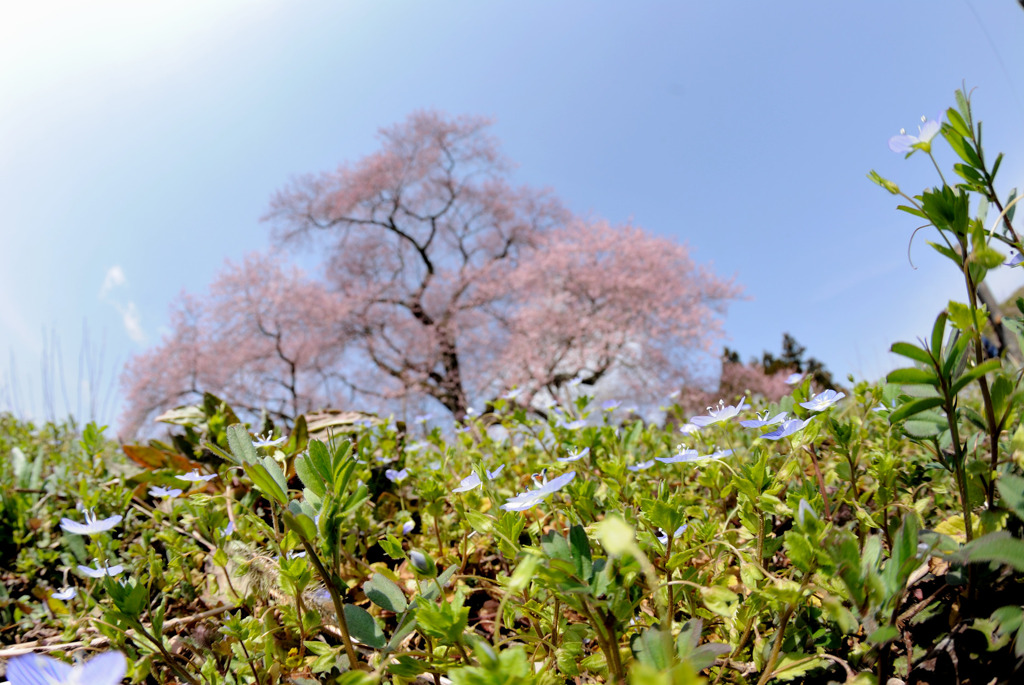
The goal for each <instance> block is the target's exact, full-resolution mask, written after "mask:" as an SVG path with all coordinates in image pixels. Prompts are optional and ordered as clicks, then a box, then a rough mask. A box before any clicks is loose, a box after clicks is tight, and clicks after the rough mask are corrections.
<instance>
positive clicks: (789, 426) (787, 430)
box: [758, 419, 811, 440]
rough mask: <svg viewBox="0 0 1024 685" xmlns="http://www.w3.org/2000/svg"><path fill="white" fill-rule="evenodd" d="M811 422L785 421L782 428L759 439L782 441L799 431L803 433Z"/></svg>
mask: <svg viewBox="0 0 1024 685" xmlns="http://www.w3.org/2000/svg"><path fill="white" fill-rule="evenodd" d="M810 422H811V420H810V419H805V420H803V421H801V420H800V419H790V420H789V421H784V422H783V423H782V425H781V426H779V427H778V428H776V429H775V430H773V431H772V432H771V433H765V434H764V435H759V436H758V437H761V438H764V439H765V440H781V439H782V438H785V437H788V436H790V435H792V434H793V433H796V432H797V431H802V430H803V429H804V428H805V427H806V426H807V424H809V423H810Z"/></svg>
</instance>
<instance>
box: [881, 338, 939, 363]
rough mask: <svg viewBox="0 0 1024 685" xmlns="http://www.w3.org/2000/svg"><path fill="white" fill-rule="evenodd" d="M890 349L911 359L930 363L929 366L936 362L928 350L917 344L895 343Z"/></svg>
mask: <svg viewBox="0 0 1024 685" xmlns="http://www.w3.org/2000/svg"><path fill="white" fill-rule="evenodd" d="M889 350H890V351H891V352H894V353H895V354H898V355H901V356H904V357H907V358H909V359H913V360H914V361H918V362H921V363H923V364H928V365H929V366H931V365H932V364H933V363H934V361H933V360H932V357H931V355H930V354H928V351H927V350H923V349H921V348H920V347H918V346H917V345H912V344H910V343H908V342H896V343H893V344H892V347H890V348H889Z"/></svg>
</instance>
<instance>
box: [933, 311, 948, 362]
mask: <svg viewBox="0 0 1024 685" xmlns="http://www.w3.org/2000/svg"><path fill="white" fill-rule="evenodd" d="M948 317H949V315H948V314H947V313H946V312H940V313H939V315H938V316H937V317H935V325H934V326H932V351H933V352H934V353H935V354H938V353H939V351H940V350H941V349H942V339H943V338H944V337H945V335H946V319H947V318H948Z"/></svg>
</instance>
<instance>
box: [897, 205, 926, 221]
mask: <svg viewBox="0 0 1024 685" xmlns="http://www.w3.org/2000/svg"><path fill="white" fill-rule="evenodd" d="M896 209H899V210H902V211H904V212H906V213H907V214H913V215H914V216H916V217H920V218H922V219H926V220H927V219H928V216H927V215H926V214H925V213H924V212H922V211H921V210H920V209H918V208H917V207H908V206H907V205H898V206H897V207H896Z"/></svg>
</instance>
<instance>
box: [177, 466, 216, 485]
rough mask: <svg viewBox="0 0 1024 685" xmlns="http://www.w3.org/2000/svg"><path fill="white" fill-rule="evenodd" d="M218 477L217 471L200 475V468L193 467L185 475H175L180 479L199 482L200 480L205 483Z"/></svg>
mask: <svg viewBox="0 0 1024 685" xmlns="http://www.w3.org/2000/svg"><path fill="white" fill-rule="evenodd" d="M216 477H217V474H216V473H211V474H208V475H206V476H203V475H200V473H199V469H192V470H191V471H189V472H188V473H186V474H185V475H184V476H175V478H177V479H178V480H183V481H187V482H189V483H199V482H200V481H201V482H204V483H205V482H207V481H211V480H213V479H214V478H216Z"/></svg>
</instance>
